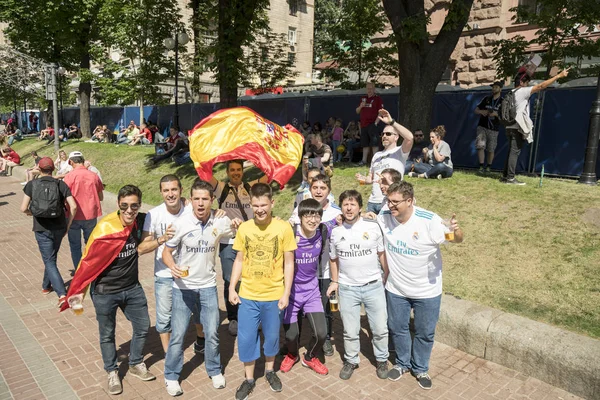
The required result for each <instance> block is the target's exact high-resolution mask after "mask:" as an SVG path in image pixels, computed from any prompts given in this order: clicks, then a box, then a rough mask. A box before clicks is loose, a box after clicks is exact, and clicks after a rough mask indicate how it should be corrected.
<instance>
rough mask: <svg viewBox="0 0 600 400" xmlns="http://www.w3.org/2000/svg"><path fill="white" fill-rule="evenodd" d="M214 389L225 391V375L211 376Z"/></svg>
mask: <svg viewBox="0 0 600 400" xmlns="http://www.w3.org/2000/svg"><path fill="white" fill-rule="evenodd" d="M210 379H212V383H213V387H214V388H215V389H225V377H224V376H223V374H219V375H215V376H211V377H210Z"/></svg>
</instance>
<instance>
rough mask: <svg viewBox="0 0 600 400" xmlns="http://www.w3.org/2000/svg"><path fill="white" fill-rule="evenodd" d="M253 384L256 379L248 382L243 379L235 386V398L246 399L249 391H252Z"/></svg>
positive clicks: (236, 399)
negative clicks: (238, 385) (237, 386)
mask: <svg viewBox="0 0 600 400" xmlns="http://www.w3.org/2000/svg"><path fill="white" fill-rule="evenodd" d="M255 386H256V381H255V382H252V383H250V382H248V380H246V379H244V382H242V384H241V385H240V387H239V388H237V390H236V392H235V400H246V399H247V398H248V396H249V395H250V393H252V391H253V390H254V387H255Z"/></svg>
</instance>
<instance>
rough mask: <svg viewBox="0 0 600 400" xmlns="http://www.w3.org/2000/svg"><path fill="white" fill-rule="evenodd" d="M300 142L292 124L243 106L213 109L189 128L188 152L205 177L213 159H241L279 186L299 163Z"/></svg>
mask: <svg viewBox="0 0 600 400" xmlns="http://www.w3.org/2000/svg"><path fill="white" fill-rule="evenodd" d="M303 145H304V138H303V137H302V134H300V132H298V131H297V130H296V129H295V128H294V127H293V126H291V125H286V126H285V127H281V126H279V125H277V124H275V123H273V122H271V121H269V120H268V119H265V118H263V117H261V116H260V115H258V114H257V113H255V112H254V111H252V110H251V109H249V108H247V107H235V108H228V109H224V110H219V111H216V112H214V113H212V114H211V115H209V116H208V117H206V118H204V119H203V120H202V121H200V123H199V124H198V125H196V126H195V127H194V129H193V130H192V131H190V156H191V158H192V160H193V161H194V166H195V167H196V171H198V175H199V176H200V178H201V179H204V180H206V181H208V180H210V178H211V177H212V175H213V165H214V164H215V163H218V162H224V161H229V160H235V159H242V160H248V161H251V162H252V163H253V164H254V165H255V166H256V167H258V168H260V169H261V170H262V171H263V172H264V173H265V175H267V177H268V178H269V180H274V181H277V182H278V183H279V184H280V185H281V187H283V186H284V185H285V184H286V183H287V182H288V181H289V180H290V178H291V177H292V175H294V172H296V169H297V168H298V165H299V164H300V161H301V159H302V147H303Z"/></svg>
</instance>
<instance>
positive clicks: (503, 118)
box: [498, 88, 519, 126]
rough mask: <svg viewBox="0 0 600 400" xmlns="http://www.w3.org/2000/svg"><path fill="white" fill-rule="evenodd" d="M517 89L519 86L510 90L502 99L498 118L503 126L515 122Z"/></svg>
mask: <svg viewBox="0 0 600 400" xmlns="http://www.w3.org/2000/svg"><path fill="white" fill-rule="evenodd" d="M517 90H519V88H516V89H513V90H511V91H510V92H508V93H507V94H506V96H504V98H503V99H502V104H501V105H500V114H499V115H498V119H499V120H500V123H501V124H502V125H504V126H509V125H513V124H515V123H516V122H517V120H516V118H517V101H516V99H515V92H516V91H517Z"/></svg>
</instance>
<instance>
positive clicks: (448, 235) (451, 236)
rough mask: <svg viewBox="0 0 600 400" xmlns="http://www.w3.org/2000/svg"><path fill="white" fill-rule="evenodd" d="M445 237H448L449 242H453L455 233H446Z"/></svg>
mask: <svg viewBox="0 0 600 400" xmlns="http://www.w3.org/2000/svg"><path fill="white" fill-rule="evenodd" d="M444 236H445V237H446V240H447V241H449V242H451V241H453V240H454V231H448V232H446V233H444Z"/></svg>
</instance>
